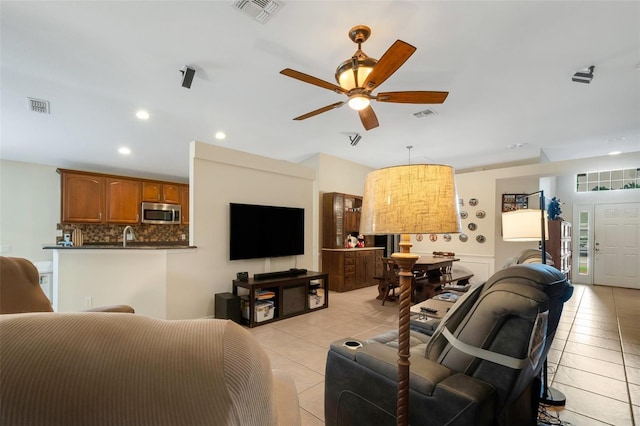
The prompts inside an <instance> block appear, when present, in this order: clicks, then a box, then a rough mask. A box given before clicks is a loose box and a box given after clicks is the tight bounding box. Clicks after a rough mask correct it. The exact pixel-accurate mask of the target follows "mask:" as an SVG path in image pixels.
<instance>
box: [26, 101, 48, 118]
mask: <svg viewBox="0 0 640 426" xmlns="http://www.w3.org/2000/svg"><path fill="white" fill-rule="evenodd" d="M27 104H29V110H30V111H33V112H40V113H43V114H50V113H51V112H50V111H49V101H45V100H43V99H35V98H27Z"/></svg>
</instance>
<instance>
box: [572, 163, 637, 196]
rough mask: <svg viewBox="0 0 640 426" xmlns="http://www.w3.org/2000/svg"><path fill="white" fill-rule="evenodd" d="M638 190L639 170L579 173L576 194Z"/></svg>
mask: <svg viewBox="0 0 640 426" xmlns="http://www.w3.org/2000/svg"><path fill="white" fill-rule="evenodd" d="M637 188H640V168H636V169H624V170H607V171H602V172H590V173H579V174H578V175H576V192H588V191H617V190H621V189H637Z"/></svg>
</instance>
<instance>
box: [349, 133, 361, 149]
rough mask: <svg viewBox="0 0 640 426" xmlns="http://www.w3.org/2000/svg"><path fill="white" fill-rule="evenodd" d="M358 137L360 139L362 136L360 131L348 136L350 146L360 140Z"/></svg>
mask: <svg viewBox="0 0 640 426" xmlns="http://www.w3.org/2000/svg"><path fill="white" fill-rule="evenodd" d="M360 139H362V136H360V133H356V134H355V135H354V136H349V140H350V141H351V146H356V145H358V142H360Z"/></svg>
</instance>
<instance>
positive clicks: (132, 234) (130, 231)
mask: <svg viewBox="0 0 640 426" xmlns="http://www.w3.org/2000/svg"><path fill="white" fill-rule="evenodd" d="M127 231H128V232H129V233H131V239H132V240H133V241H135V239H136V236H135V234H134V233H133V228H132V227H131V225H127V226H125V227H124V231H122V247H126V246H127Z"/></svg>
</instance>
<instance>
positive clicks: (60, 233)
mask: <svg viewBox="0 0 640 426" xmlns="http://www.w3.org/2000/svg"><path fill="white" fill-rule="evenodd" d="M56 237H62V229H56Z"/></svg>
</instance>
